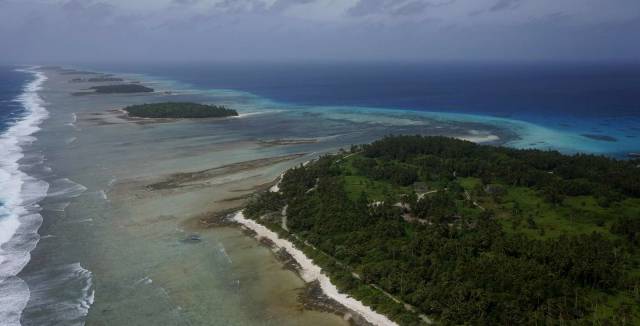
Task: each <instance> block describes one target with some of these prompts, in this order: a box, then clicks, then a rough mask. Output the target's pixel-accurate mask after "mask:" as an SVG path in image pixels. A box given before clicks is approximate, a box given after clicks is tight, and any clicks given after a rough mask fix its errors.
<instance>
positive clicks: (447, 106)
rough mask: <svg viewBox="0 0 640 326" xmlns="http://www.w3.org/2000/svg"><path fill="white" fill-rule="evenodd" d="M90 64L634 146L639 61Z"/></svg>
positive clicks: (288, 97)
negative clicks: (514, 123) (502, 122)
mask: <svg viewBox="0 0 640 326" xmlns="http://www.w3.org/2000/svg"><path fill="white" fill-rule="evenodd" d="M99 68H101V69H107V70H110V71H118V72H130V73H138V74H144V75H148V76H156V77H161V78H166V79H171V80H176V81H179V82H181V83H184V84H188V85H191V86H193V87H196V88H199V89H231V90H238V91H243V92H249V93H252V94H255V95H258V96H261V97H264V98H268V99H270V100H273V101H277V102H281V103H291V104H296V105H309V106H344V107H363V108H371V107H375V108H386V109H392V110H412V111H422V112H445V113H464V114H474V115H482V116H489V117H501V118H506V119H515V120H520V121H525V122H530V123H534V124H536V125H539V126H543V127H545V128H550V129H552V131H553V132H549V133H547V135H545V136H541V138H542V139H541V140H544V138H545V137H560V136H558V133H559V134H571V135H578V136H580V137H582V138H584V139H582V138H573V139H565V140H563V141H562V143H563V144H564V146H565V148H564V149H567V147H570V146H569V145H570V144H569V143H571V142H573V143H576V144H577V143H580V144H577V145H579V146H576V151H588V152H589V151H590V152H597V153H607V154H613V155H616V154H617V155H624V152H628V151H636V150H638V151H640V65H625V64H398V63H396V64H390V63H389V64H354V63H340V64H337V63H332V64H320V63H309V64H267V63H253V64H248V63H233V64H164V65H128V66H125V65H120V66H101V67H99ZM556 131H557V132H558V133H556ZM583 135H588V136H596V138H597V137H600V139H596V138H589V137H586V136H583ZM602 136H607V137H608V138H603V137H602ZM538 141H540V139H539V140H538ZM636 142H637V143H638V144H639V145H637V146H636V145H635V143H636ZM525 145H526V144H525ZM568 151H570V149H568Z"/></svg>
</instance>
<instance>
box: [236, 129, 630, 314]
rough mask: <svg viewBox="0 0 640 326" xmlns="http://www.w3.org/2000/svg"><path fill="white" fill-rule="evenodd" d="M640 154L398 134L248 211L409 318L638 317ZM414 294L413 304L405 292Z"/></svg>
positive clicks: (335, 277)
mask: <svg viewBox="0 0 640 326" xmlns="http://www.w3.org/2000/svg"><path fill="white" fill-rule="evenodd" d="M639 166H640V161H639V160H628V161H621V160H614V159H609V158H605V157H600V156H593V155H576V156H565V155H562V154H560V153H558V152H553V151H539V150H516V149H510V148H503V147H492V146H481V145H476V144H473V143H470V142H466V141H460V140H455V139H450V138H444V137H421V136H390V137H387V138H384V139H382V140H379V141H376V142H374V143H372V144H369V145H361V146H353V147H352V148H351V150H350V151H345V152H341V153H339V154H335V155H327V156H323V157H321V158H319V159H317V160H316V161H314V162H311V163H309V164H307V165H301V166H298V167H296V168H293V169H291V170H289V171H288V172H286V173H285V174H284V175H283V177H282V180H281V182H280V185H279V191H278V192H264V193H261V194H258V195H256V196H255V198H253V199H252V200H251V201H250V202H249V203H248V204H247V207H246V208H245V210H244V213H245V215H246V216H247V217H249V218H252V219H255V220H257V221H259V222H260V223H262V224H263V225H266V226H267V227H269V228H270V229H272V230H274V231H276V232H278V233H279V234H280V235H281V236H283V237H286V238H287V239H289V240H290V241H292V242H293V243H295V244H296V246H298V247H299V248H300V249H301V250H303V251H305V253H306V254H307V255H308V256H309V257H311V258H313V259H314V261H315V262H316V263H317V264H318V265H320V266H322V267H323V269H324V270H325V271H326V272H327V273H328V274H329V275H330V276H331V278H332V281H333V282H334V283H335V284H336V285H337V286H338V287H339V288H340V289H341V290H342V291H346V292H348V293H350V294H351V295H352V296H353V297H355V298H357V299H359V300H361V301H362V302H364V303H365V304H367V305H369V306H371V307H372V308H374V309H375V310H377V311H379V312H381V313H384V314H386V315H387V316H389V317H390V318H392V319H393V320H395V321H396V322H398V323H399V324H401V325H417V324H420V323H422V321H421V319H420V318H419V315H420V314H426V315H428V316H430V317H431V318H432V319H434V320H435V321H436V323H438V324H444V325H457V324H468V325H565V324H566V325H637V324H639V323H640V308H639V307H640V265H639V263H640V252H639V249H640V167H639ZM405 304H408V305H405Z"/></svg>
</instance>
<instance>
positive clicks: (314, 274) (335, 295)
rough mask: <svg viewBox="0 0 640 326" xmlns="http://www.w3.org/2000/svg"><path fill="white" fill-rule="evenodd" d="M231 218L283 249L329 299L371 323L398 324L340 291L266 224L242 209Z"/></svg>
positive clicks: (300, 270) (385, 325)
mask: <svg viewBox="0 0 640 326" xmlns="http://www.w3.org/2000/svg"><path fill="white" fill-rule="evenodd" d="M231 220H232V221H234V222H236V223H238V224H239V225H241V226H242V227H244V228H246V229H249V230H251V231H253V232H254V233H255V235H253V237H254V238H255V239H257V240H258V241H264V240H262V239H268V241H269V242H270V243H273V245H274V246H275V247H276V250H283V249H284V250H285V251H286V252H287V253H288V254H289V255H290V256H291V257H292V258H293V259H294V260H295V261H296V263H297V264H298V265H299V266H300V269H299V270H298V275H299V276H300V277H301V278H302V279H303V280H304V281H305V283H307V284H311V283H313V282H316V281H317V282H318V283H319V286H320V288H321V290H322V292H323V294H324V295H326V296H327V297H329V298H330V299H333V300H335V301H336V302H337V303H339V304H341V305H342V306H344V307H345V308H346V309H347V310H351V311H353V312H355V313H357V314H358V315H359V316H360V317H362V318H364V319H365V320H366V321H367V322H369V323H371V324H373V325H377V326H398V324H396V323H395V322H393V321H391V320H390V319H389V318H388V317H386V316H384V315H382V314H380V313H377V312H375V311H373V309H371V308H369V307H368V306H366V305H364V304H363V303H362V302H360V301H358V300H356V299H354V298H353V297H351V296H349V295H347V294H344V293H341V292H340V291H339V290H338V288H337V287H336V286H335V285H334V284H333V283H332V282H331V279H330V278H329V277H328V276H327V275H326V274H325V273H324V272H323V271H322V268H320V266H318V265H316V264H314V262H313V261H312V260H311V259H310V258H308V257H307V256H306V255H305V254H304V253H303V252H302V251H301V250H300V249H298V248H296V247H295V245H293V243H291V242H290V241H288V240H286V239H283V238H280V236H278V234H277V233H275V232H273V231H271V230H269V229H268V228H267V227H266V226H264V225H262V224H259V223H258V222H256V221H253V220H251V219H248V218H246V217H245V216H244V214H243V211H239V212H237V213H235V214H234V215H233V217H232V218H231Z"/></svg>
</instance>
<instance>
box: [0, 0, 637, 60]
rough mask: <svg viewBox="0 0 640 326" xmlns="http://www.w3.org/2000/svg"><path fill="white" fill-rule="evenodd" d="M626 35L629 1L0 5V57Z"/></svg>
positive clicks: (525, 43) (238, 52) (483, 45)
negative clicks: (0, 49) (1, 45)
mask: <svg viewBox="0 0 640 326" xmlns="http://www.w3.org/2000/svg"><path fill="white" fill-rule="evenodd" d="M471 13H476V14H475V15H471ZM638 30H640V1H637V0H616V1H611V0H562V1H559V0H519V1H517V0H269V1H267V0H0V42H2V44H3V47H2V51H1V52H0V61H2V62H16V61H21V62H25V61H28V62H36V63H38V62H50V61H67V62H76V61H188V60H197V61H207V60H280V61H281V60H636V61H637V60H638V58H640V44H639V43H640V42H637V31H638Z"/></svg>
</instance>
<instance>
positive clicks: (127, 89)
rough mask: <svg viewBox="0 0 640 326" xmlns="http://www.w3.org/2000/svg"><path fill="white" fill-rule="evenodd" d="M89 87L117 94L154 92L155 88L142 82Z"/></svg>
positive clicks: (105, 92)
mask: <svg viewBox="0 0 640 326" xmlns="http://www.w3.org/2000/svg"><path fill="white" fill-rule="evenodd" d="M89 89H92V90H94V91H95V92H96V93H101V94H115V93H122V94H128V93H151V92H153V88H150V87H146V86H143V85H140V84H122V85H104V86H93V87H90V88H89Z"/></svg>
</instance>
